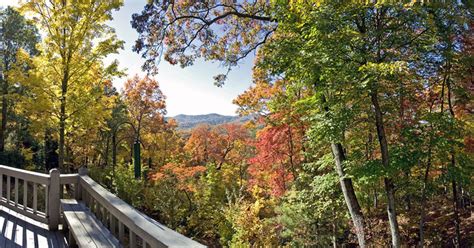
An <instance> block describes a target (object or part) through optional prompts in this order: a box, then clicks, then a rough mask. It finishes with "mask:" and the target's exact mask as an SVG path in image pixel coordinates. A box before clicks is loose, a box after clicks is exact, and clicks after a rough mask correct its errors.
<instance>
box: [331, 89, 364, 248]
mask: <svg viewBox="0 0 474 248" xmlns="http://www.w3.org/2000/svg"><path fill="white" fill-rule="evenodd" d="M322 102H323V104H326V97H325V96H324V95H323V97H322ZM324 111H325V112H329V107H328V106H324ZM331 150H332V154H333V155H334V162H335V165H336V172H337V174H338V176H339V183H340V184H341V190H342V194H343V195H344V200H345V202H346V205H347V208H348V209H349V213H350V215H351V219H352V222H353V223H354V227H355V230H356V235H357V240H358V243H359V246H360V247H361V248H364V247H366V243H365V227H364V226H365V222H364V216H363V215H362V211H361V209H360V205H359V201H358V200H357V196H356V194H355V191H354V186H353V185H352V180H351V179H350V178H348V177H346V173H345V171H344V166H343V163H344V161H345V160H346V156H345V154H344V149H343V147H342V145H341V144H340V143H331Z"/></svg>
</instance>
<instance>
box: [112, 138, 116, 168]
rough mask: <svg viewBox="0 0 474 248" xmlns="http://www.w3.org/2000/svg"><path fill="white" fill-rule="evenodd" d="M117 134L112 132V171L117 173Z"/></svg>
mask: <svg viewBox="0 0 474 248" xmlns="http://www.w3.org/2000/svg"><path fill="white" fill-rule="evenodd" d="M116 136H117V134H116V133H115V131H114V132H113V133H112V171H113V173H114V175H115V166H117V137H116Z"/></svg>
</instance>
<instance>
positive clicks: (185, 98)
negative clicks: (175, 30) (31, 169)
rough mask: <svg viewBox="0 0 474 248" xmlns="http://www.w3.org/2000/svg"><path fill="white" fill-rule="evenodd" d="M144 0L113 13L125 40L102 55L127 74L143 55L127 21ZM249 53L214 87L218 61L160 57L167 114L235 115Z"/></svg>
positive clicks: (0, 2) (8, 0) (136, 69)
mask: <svg viewBox="0 0 474 248" xmlns="http://www.w3.org/2000/svg"><path fill="white" fill-rule="evenodd" d="M145 3H146V0H125V3H124V6H123V7H122V8H121V9H120V10H119V11H117V12H115V13H114V14H113V17H114V20H113V21H112V22H111V23H110V25H111V26H112V27H114V28H115V30H116V32H117V35H118V37H119V39H121V40H124V41H125V47H124V50H122V51H120V54H118V55H112V56H110V57H109V58H107V59H106V62H107V61H112V60H113V59H118V61H119V63H120V67H121V68H123V69H126V72H127V74H128V75H130V76H132V75H134V74H136V73H138V74H144V73H143V72H142V71H141V65H142V63H143V59H142V58H141V57H140V55H139V54H136V53H134V52H132V45H133V44H134V41H135V39H136V38H137V33H136V32H135V30H134V29H132V27H131V25H130V20H131V16H132V14H133V13H139V12H141V10H142V9H143V6H144V5H145ZM12 4H13V5H16V4H17V1H16V0H0V6H7V5H12ZM252 62H253V56H250V57H249V58H247V59H245V60H243V62H242V64H241V65H240V66H239V67H238V68H234V69H233V70H232V71H231V72H230V74H229V77H228V80H227V82H226V84H225V85H224V86H223V87H222V88H218V87H216V86H215V85H214V84H213V82H214V81H213V76H214V75H217V74H220V73H223V72H225V71H226V69H225V68H223V67H221V66H220V65H219V64H218V63H212V62H205V61H197V62H196V63H195V64H194V65H193V66H191V67H188V68H185V69H182V68H181V67H179V66H177V65H176V66H172V65H170V64H168V63H167V62H166V61H164V60H163V61H161V63H160V68H159V74H158V75H157V76H156V77H155V78H156V79H157V80H158V82H159V83H160V87H161V90H162V91H163V93H164V94H165V95H166V97H167V101H166V102H167V110H168V116H174V115H177V114H207V113H218V114H224V115H235V110H236V109H237V106H235V105H233V104H232V100H233V99H234V98H235V97H237V96H238V95H239V94H240V93H242V92H244V91H245V90H246V89H247V88H248V87H249V86H250V85H251V82H252V79H251V70H252ZM125 80H126V78H118V79H115V80H114V85H115V86H116V87H117V88H121V87H122V85H123V82H124V81H125Z"/></svg>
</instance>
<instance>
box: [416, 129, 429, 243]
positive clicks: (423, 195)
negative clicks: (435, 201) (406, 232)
mask: <svg viewBox="0 0 474 248" xmlns="http://www.w3.org/2000/svg"><path fill="white" fill-rule="evenodd" d="M429 143H430V147H429V148H428V162H427V164H426V169H425V175H424V177H423V190H422V193H421V201H420V207H421V212H420V233H419V235H420V236H419V238H420V243H419V246H420V247H424V246H425V233H424V231H425V229H424V228H425V216H426V208H425V205H426V204H425V202H426V191H427V188H428V175H429V172H430V167H431V137H430V142H429Z"/></svg>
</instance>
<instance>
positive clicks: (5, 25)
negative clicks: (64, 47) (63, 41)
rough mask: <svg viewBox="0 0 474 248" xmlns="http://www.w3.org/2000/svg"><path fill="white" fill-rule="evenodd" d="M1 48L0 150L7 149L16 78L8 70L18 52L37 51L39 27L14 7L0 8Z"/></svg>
mask: <svg viewBox="0 0 474 248" xmlns="http://www.w3.org/2000/svg"><path fill="white" fill-rule="evenodd" d="M0 26H1V29H0V36H1V39H0V48H1V51H2V52H1V55H0V56H1V60H2V66H1V72H2V76H1V79H2V86H1V88H2V91H1V92H2V125H1V128H0V152H3V151H4V149H5V137H6V132H7V122H8V115H9V113H8V112H9V110H8V109H9V108H10V105H11V99H10V98H11V96H10V92H11V91H12V83H15V82H14V80H15V79H14V78H11V79H10V78H8V71H9V70H11V69H12V67H13V66H14V65H15V64H16V58H17V57H16V56H17V52H18V51H19V50H20V49H22V50H23V51H26V52H27V53H28V54H29V55H30V56H33V55H35V54H36V53H37V50H36V44H37V43H38V42H39V40H40V37H39V34H38V30H37V28H36V27H35V26H34V24H33V23H32V22H31V21H28V20H26V19H25V18H24V17H23V16H22V15H21V14H20V13H19V12H18V11H16V10H15V9H13V8H12V7H7V8H6V9H2V10H0Z"/></svg>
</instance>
